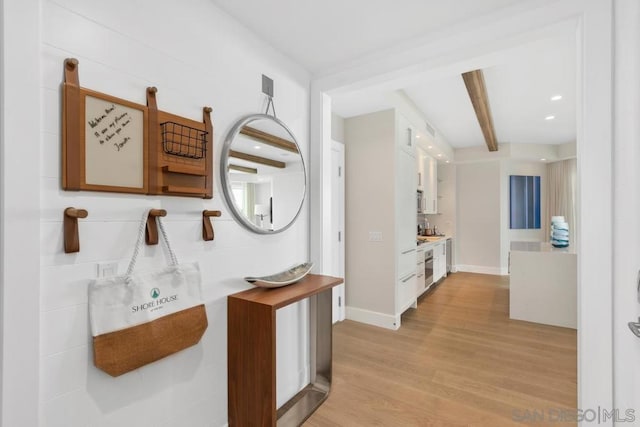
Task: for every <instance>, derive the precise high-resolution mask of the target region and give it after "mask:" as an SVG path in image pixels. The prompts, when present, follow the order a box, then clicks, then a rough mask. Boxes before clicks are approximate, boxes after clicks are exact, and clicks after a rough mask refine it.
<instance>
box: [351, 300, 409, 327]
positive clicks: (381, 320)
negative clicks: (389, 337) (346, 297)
mask: <svg viewBox="0 0 640 427" xmlns="http://www.w3.org/2000/svg"><path fill="white" fill-rule="evenodd" d="M345 308H346V316H347V319H349V320H354V321H356V322H360V323H366V324H367V325H373V326H379V327H381V328H386V329H393V330H397V329H398V328H400V315H397V316H392V315H390V314H384V313H378V312H377V311H370V310H365V309H362V308H357V307H349V306H347V307H345Z"/></svg>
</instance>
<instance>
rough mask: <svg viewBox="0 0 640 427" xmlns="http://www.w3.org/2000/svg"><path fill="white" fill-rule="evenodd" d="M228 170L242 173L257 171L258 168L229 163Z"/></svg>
mask: <svg viewBox="0 0 640 427" xmlns="http://www.w3.org/2000/svg"><path fill="white" fill-rule="evenodd" d="M229 170H230V171H232V170H233V171H236V172H244V173H254V174H255V173H258V169H256V168H248V167H246V166H240V165H229Z"/></svg>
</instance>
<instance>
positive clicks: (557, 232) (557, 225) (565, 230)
mask: <svg viewBox="0 0 640 427" xmlns="http://www.w3.org/2000/svg"><path fill="white" fill-rule="evenodd" d="M551 245H552V246H553V247H554V248H566V247H567V246H569V224H568V223H567V222H565V220H564V217H563V216H552V217H551Z"/></svg>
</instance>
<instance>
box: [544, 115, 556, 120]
mask: <svg viewBox="0 0 640 427" xmlns="http://www.w3.org/2000/svg"><path fill="white" fill-rule="evenodd" d="M555 118H556V116H547V117H545V118H544V119H545V120H553V119H555Z"/></svg>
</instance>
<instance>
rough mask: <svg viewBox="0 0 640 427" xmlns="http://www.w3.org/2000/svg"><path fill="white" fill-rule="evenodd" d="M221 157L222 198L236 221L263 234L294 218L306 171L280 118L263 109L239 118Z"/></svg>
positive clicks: (303, 186) (304, 184)
mask: <svg viewBox="0 0 640 427" xmlns="http://www.w3.org/2000/svg"><path fill="white" fill-rule="evenodd" d="M221 162H222V164H221V166H222V167H221V170H222V178H223V184H224V185H223V187H224V190H225V198H226V199H227V203H229V207H230V208H231V210H232V212H233V214H234V215H235V216H236V218H237V219H238V220H239V222H240V223H241V224H243V225H244V226H245V227H246V228H248V229H250V230H252V231H254V232H257V233H263V234H267V233H277V232H279V231H283V230H285V229H286V228H288V227H289V226H291V224H293V222H294V221H295V219H296V218H297V216H298V214H299V213H300V210H301V208H302V203H303V201H304V197H305V191H306V175H305V166H304V161H303V158H302V155H301V153H300V149H299V146H298V143H297V141H296V139H295V137H294V136H293V134H292V133H291V131H290V130H289V129H288V128H287V127H286V125H285V124H284V123H282V122H281V121H280V120H278V119H277V118H275V117H271V116H268V115H265V114H255V115H251V116H248V117H245V118H243V119H241V120H239V121H238V122H237V123H236V125H235V126H234V127H233V129H232V130H231V132H229V135H228V136H227V139H226V140H225V145H224V148H223V152H222V157H221Z"/></svg>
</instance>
